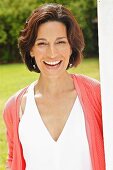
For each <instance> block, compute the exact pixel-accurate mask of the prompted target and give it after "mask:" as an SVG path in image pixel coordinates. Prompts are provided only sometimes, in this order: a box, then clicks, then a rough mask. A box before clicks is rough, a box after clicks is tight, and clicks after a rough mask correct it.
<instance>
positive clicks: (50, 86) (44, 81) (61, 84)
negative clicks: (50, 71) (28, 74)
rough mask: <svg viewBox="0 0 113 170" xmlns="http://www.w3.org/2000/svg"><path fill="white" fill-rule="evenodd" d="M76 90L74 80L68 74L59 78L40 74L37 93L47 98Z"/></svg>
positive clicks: (36, 87)
mask: <svg viewBox="0 0 113 170" xmlns="http://www.w3.org/2000/svg"><path fill="white" fill-rule="evenodd" d="M73 89H74V84H73V80H72V78H71V76H70V74H68V73H67V72H66V73H64V74H62V75H61V76H59V77H52V78H49V77H45V76H43V75H41V74H40V77H39V80H38V83H37V85H36V86H35V93H41V94H42V95H46V96H49V95H51V96H56V95H59V94H62V93H64V92H67V91H70V90H73Z"/></svg>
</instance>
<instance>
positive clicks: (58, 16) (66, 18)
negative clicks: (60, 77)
mask: <svg viewBox="0 0 113 170" xmlns="http://www.w3.org/2000/svg"><path fill="white" fill-rule="evenodd" d="M48 21H58V22H61V23H63V24H64V25H65V26H66V31H67V38H68V41H69V44H70V46H71V48H72V54H71V56H70V59H69V63H68V66H67V68H66V70H67V69H68V68H70V67H73V66H75V67H76V66H77V65H78V64H79V63H80V62H81V59H82V57H83V53H82V52H83V49H84V46H85V43H84V37H83V33H82V30H81V28H80V26H79V24H78V23H77V21H76V19H75V17H74V16H73V14H72V13H71V11H70V10H68V9H67V8H66V7H64V6H62V5H61V4H55V3H49V4H44V5H42V6H39V7H38V8H37V9H35V10H34V11H33V12H32V13H31V15H30V16H29V18H28V19H27V20H26V23H25V25H24V28H23V30H21V31H20V36H19V38H18V47H19V50H20V54H21V56H22V59H23V61H24V63H25V64H26V65H27V67H28V69H29V70H30V71H35V72H37V73H40V70H39V68H38V66H37V65H36V62H35V59H34V58H32V57H31V56H30V50H31V49H32V47H33V45H34V43H35V40H36V38H37V31H38V28H39V26H40V25H41V24H42V23H45V22H48ZM34 65H35V67H34Z"/></svg>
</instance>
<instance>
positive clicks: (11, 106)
mask: <svg viewBox="0 0 113 170" xmlns="http://www.w3.org/2000/svg"><path fill="white" fill-rule="evenodd" d="M27 88H28V86H27V87H25V88H23V89H21V90H19V91H17V92H16V93H15V94H14V95H12V96H11V97H10V98H9V99H8V100H7V101H6V103H5V106H4V109H3V118H4V120H5V122H7V120H9V121H11V119H12V118H13V115H14V114H13V113H15V112H16V109H17V106H18V103H19V101H20V100H21V98H22V96H23V95H24V94H25V92H26V91H27Z"/></svg>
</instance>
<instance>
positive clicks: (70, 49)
mask: <svg viewBox="0 0 113 170" xmlns="http://www.w3.org/2000/svg"><path fill="white" fill-rule="evenodd" d="M72 52H73V51H72V48H70V56H71V54H72Z"/></svg>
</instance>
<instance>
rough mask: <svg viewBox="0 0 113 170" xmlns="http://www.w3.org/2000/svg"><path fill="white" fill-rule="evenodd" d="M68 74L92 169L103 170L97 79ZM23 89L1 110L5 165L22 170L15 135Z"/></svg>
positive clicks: (99, 97)
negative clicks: (81, 113) (81, 114)
mask: <svg viewBox="0 0 113 170" xmlns="http://www.w3.org/2000/svg"><path fill="white" fill-rule="evenodd" d="M71 77H72V79H73V82H74V85H75V89H76V91H77V94H78V97H79V100H80V102H81V105H82V108H83V111H84V117H85V127H86V133H87V138H88V143H89V149H90V155H91V161H92V167H93V170H105V155H104V142H103V128H102V109H101V95H100V84H99V82H98V81H97V80H95V79H92V78H89V77H87V76H83V75H77V74H71ZM26 90H27V87H26V88H24V89H22V90H20V91H19V92H17V93H16V94H15V95H13V96H12V97H11V98H10V99H9V100H8V101H7V103H6V105H5V108H4V112H3V117H4V121H5V124H6V129H7V141H8V159H7V166H8V167H9V168H10V169H11V170H25V166H26V165H25V160H24V157H23V151H22V146H21V143H20V141H19V136H18V125H19V121H20V119H19V107H20V102H21V98H22V96H23V94H24V93H25V92H26ZM31 140H32V139H31ZM37 163H38V160H37Z"/></svg>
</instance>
